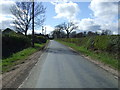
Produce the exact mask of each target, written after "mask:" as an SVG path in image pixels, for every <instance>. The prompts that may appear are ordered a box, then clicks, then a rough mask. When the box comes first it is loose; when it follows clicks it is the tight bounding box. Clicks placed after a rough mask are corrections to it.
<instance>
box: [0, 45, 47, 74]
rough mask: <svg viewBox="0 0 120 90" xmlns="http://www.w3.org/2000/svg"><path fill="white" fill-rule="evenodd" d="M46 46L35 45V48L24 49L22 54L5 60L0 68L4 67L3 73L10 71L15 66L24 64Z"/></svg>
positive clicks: (19, 53)
mask: <svg viewBox="0 0 120 90" xmlns="http://www.w3.org/2000/svg"><path fill="white" fill-rule="evenodd" d="M44 45H45V44H37V43H35V47H34V48H32V47H29V48H26V49H23V50H22V51H20V52H17V53H15V54H13V55H12V56H10V57H8V58H6V59H3V60H2V63H1V65H0V66H2V72H6V71H9V70H10V69H11V68H12V67H13V66H15V65H17V64H19V63H22V62H23V61H24V60H25V59H26V58H28V56H30V55H31V54H33V53H35V52H36V51H38V50H40V49H41V48H42V47H43V46H44Z"/></svg>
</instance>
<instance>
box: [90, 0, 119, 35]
mask: <svg viewBox="0 0 120 90" xmlns="http://www.w3.org/2000/svg"><path fill="white" fill-rule="evenodd" d="M89 8H90V9H91V10H92V11H93V17H94V21H95V22H96V23H97V24H99V25H101V29H110V30H112V32H116V33H117V32H118V25H117V24H118V22H117V20H118V3H117V2H109V0H92V1H91V3H90V6H89Z"/></svg>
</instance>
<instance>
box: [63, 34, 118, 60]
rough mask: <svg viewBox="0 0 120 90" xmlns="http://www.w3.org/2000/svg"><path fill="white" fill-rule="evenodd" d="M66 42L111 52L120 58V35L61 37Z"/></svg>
mask: <svg viewBox="0 0 120 90" xmlns="http://www.w3.org/2000/svg"><path fill="white" fill-rule="evenodd" d="M61 40H62V41H65V42H70V43H75V44H77V45H79V46H83V47H85V48H87V49H91V50H99V51H105V52H108V53H111V54H112V55H114V56H115V57H118V58H120V35H112V36H110V35H103V36H89V37H82V38H68V39H61Z"/></svg>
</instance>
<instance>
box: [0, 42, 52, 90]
mask: <svg viewBox="0 0 120 90" xmlns="http://www.w3.org/2000/svg"><path fill="white" fill-rule="evenodd" d="M49 42H50V41H48V42H47V43H46V44H45V45H44V46H43V47H42V48H41V49H40V50H39V51H37V52H35V53H34V54H32V55H30V56H29V57H28V58H27V59H26V60H25V62H24V63H22V64H20V65H16V66H15V67H18V68H16V69H15V70H12V71H9V72H6V73H4V74H3V75H2V76H3V77H2V90H4V89H6V88H18V87H19V86H20V85H21V84H22V82H23V81H24V80H25V79H26V78H27V77H28V75H29V73H30V71H31V70H32V68H33V67H34V66H35V64H36V63H37V62H38V58H40V56H41V55H42V53H43V52H44V50H45V49H46V48H47V46H48V44H49ZM30 62H31V63H30ZM22 67H24V69H23V68H22ZM21 68H22V69H21ZM19 69H20V70H19ZM11 75H12V76H11ZM9 76H11V78H9V80H7V78H8V77H9ZM3 82H4V84H3Z"/></svg>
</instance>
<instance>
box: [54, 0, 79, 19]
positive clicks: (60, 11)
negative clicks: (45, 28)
mask: <svg viewBox="0 0 120 90" xmlns="http://www.w3.org/2000/svg"><path fill="white" fill-rule="evenodd" d="M55 12H56V13H57V16H55V17H54V18H67V19H68V20H71V19H72V20H73V19H75V18H76V15H77V14H78V12H79V7H78V5H77V4H76V3H73V2H64V3H58V4H55Z"/></svg>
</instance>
